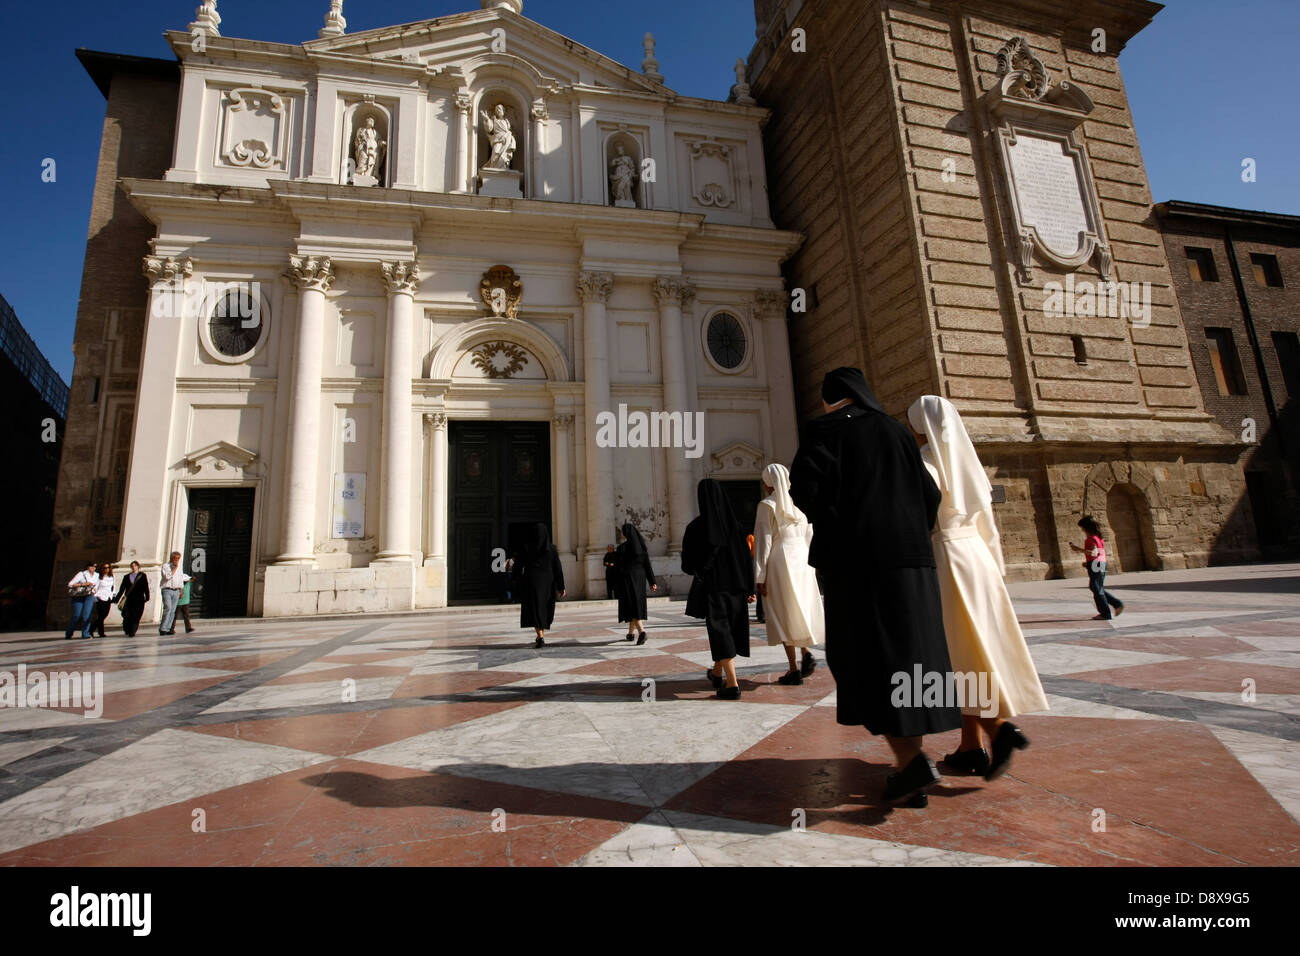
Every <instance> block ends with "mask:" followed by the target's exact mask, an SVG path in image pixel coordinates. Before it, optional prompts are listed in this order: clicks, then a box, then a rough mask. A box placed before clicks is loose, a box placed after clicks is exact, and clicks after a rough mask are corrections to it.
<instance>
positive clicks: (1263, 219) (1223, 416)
mask: <svg viewBox="0 0 1300 956" xmlns="http://www.w3.org/2000/svg"><path fill="white" fill-rule="evenodd" d="M1156 215H1157V216H1159V218H1160V225H1161V230H1162V232H1163V234H1164V240H1165V252H1166V254H1167V255H1168V257H1169V264H1170V267H1171V269H1172V272H1173V278H1174V290H1175V291H1176V292H1177V294H1178V306H1179V309H1180V310H1181V312H1182V315H1183V322H1184V323H1185V325H1186V327H1187V339H1188V343H1189V344H1190V346H1191V350H1192V359H1193V361H1194V363H1195V367H1196V377H1197V379H1198V380H1199V381H1200V384H1201V394H1202V395H1203V396H1204V398H1205V408H1206V410H1207V411H1209V412H1210V413H1211V414H1212V415H1214V417H1215V418H1216V419H1217V420H1218V421H1219V424H1221V425H1222V426H1223V427H1224V429H1225V430H1227V431H1231V432H1237V433H1239V434H1240V435H1241V437H1242V439H1243V441H1247V442H1248V443H1250V445H1251V447H1250V449H1249V451H1247V453H1246V455H1245V456H1244V457H1243V459H1242V463H1243V465H1244V467H1245V470H1246V490H1247V499H1245V500H1243V501H1242V502H1241V504H1240V507H1241V508H1242V509H1248V510H1249V511H1250V514H1251V515H1252V517H1253V518H1254V523H1255V528H1256V531H1257V533H1258V541H1259V545H1260V548H1261V550H1262V551H1263V552H1264V554H1265V555H1268V556H1274V557H1281V556H1284V555H1292V554H1294V553H1295V550H1296V547H1297V546H1298V545H1300V499H1297V492H1296V480H1297V477H1300V421H1298V419H1300V404H1296V403H1295V402H1294V401H1293V399H1296V398H1300V216H1287V215H1282V214H1279V213H1268V212H1252V211H1249V210H1245V209H1229V208H1225V207H1223V206H1207V205H1203V204H1201V203H1190V202H1181V201H1177V200H1171V201H1169V202H1162V203H1159V204H1158V205H1157V206H1156Z"/></svg>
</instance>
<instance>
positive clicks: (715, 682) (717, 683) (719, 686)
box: [704, 668, 724, 690]
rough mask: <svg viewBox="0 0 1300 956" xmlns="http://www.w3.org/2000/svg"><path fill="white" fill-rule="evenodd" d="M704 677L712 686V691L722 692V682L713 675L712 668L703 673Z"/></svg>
mask: <svg viewBox="0 0 1300 956" xmlns="http://www.w3.org/2000/svg"><path fill="white" fill-rule="evenodd" d="M704 676H705V677H706V678H707V679H708V681H709V682H710V683H711V684H712V685H713V689H714V690H722V685H723V683H724V681H723V680H722V678H721V677H719V676H718V675H717V674H715V673H713V669H712V668H710V669H709V670H707V671H705V672H704Z"/></svg>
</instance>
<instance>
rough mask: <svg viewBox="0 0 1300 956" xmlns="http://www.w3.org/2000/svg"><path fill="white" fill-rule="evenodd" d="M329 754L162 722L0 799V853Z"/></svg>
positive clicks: (195, 798) (283, 770)
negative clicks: (115, 747)
mask: <svg viewBox="0 0 1300 956" xmlns="http://www.w3.org/2000/svg"><path fill="white" fill-rule="evenodd" d="M333 759H336V758H332V757H325V756H322V755H321V754H314V753H307V752H305V751H301V750H291V749H289V748H287V747H273V746H269V745H267V744H259V743H253V742H250V741H247V740H232V739H230V738H227V737H216V736H213V735H211V734H198V733H191V732H188V731H183V730H163V731H160V732H158V733H156V734H151V735H150V736H148V737H146V738H144V739H143V740H139V741H137V742H135V743H133V744H131V745H130V746H127V747H123V748H122V749H121V750H118V751H115V752H114V753H111V754H108V755H107V756H105V757H101V758H100V759H99V760H97V761H95V762H94V763H92V764H88V765H86V766H84V767H78V768H77V769H76V770H73V771H70V772H69V773H66V774H64V775H63V776H61V777H59V778H57V779H56V780H51V781H50V782H48V783H44V784H41V785H40V786H39V787H36V788H34V789H32V790H28V791H27V792H26V793H21V794H19V795H18V796H16V797H14V798H13V799H11V800H8V801H6V802H5V803H3V804H0V853H5V852H8V851H10V850H16V849H18V848H19V847H23V846H28V845H30V844H33V843H40V842H42V841H45V840H51V839H54V838H55V837H60V836H64V835H66V834H69V833H76V832H77V831H79V830H88V829H90V828H92V827H97V826H100V825H102V824H105V823H109V822H110V821H113V820H120V819H121V818H123V817H128V816H133V815H134V814H137V813H144V812H145V811H148V810H155V809H157V808H158V807H164V806H167V805H169V804H173V803H178V802H181V801H189V800H193V801H194V805H195V806H202V796H203V794H207V793H212V792H213V791H215V790H223V789H226V788H228V787H233V786H237V785H239V784H243V783H250V782H252V781H254V780H261V779H263V778H265V777H270V776H274V775H276V774H281V773H286V772H288V771H291V770H297V769H299V768H301V767H307V766H310V765H311V764H314V763H320V762H323V761H326V760H333Z"/></svg>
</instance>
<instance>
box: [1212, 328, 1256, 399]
mask: <svg viewBox="0 0 1300 956" xmlns="http://www.w3.org/2000/svg"><path fill="white" fill-rule="evenodd" d="M1205 341H1206V344H1207V345H1208V346H1209V349H1210V365H1211V367H1212V368H1213V369H1214V379H1215V381H1216V382H1217V383H1218V386H1219V394H1220V395H1245V394H1246V380H1245V378H1244V377H1243V376H1242V374H1241V360H1240V359H1239V358H1238V357H1237V344H1236V342H1235V341H1233V338H1232V329H1206V330H1205Z"/></svg>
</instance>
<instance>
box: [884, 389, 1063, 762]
mask: <svg viewBox="0 0 1300 956" xmlns="http://www.w3.org/2000/svg"><path fill="white" fill-rule="evenodd" d="M907 420H908V422H909V423H910V424H911V426H912V431H914V432H916V434H917V441H918V442H920V443H921V444H922V446H923V447H922V448H921V459H922V461H924V462H925V466H926V468H927V469H929V471H930V475H931V476H932V477H933V478H934V481H935V484H937V485H938V486H939V490H940V491H941V492H942V493H943V500H942V501H941V503H940V505H939V516H938V518H937V520H936V522H935V527H934V533H933V542H934V559H935V564H936V565H937V566H938V572H939V594H940V599H941V600H942V602H943V627H944V631H945V633H946V634H947V637H948V656H949V658H951V660H952V669H953V671H954V673H956V674H958V675H959V677H958V682H959V683H960V682H961V676H960V675H974V677H973V678H967V683H966V684H965V685H964V687H966V688H970V687H971V681H972V680H973V682H974V688H975V690H976V694H975V695H974V696H976V697H978V698H979V699H977V700H970V699H969V696H970V695H969V693H968V699H967V700H966V701H964V702H963V706H962V728H961V745H960V746H959V747H958V748H957V750H956V752H955V753H951V754H949V755H948V756H947V757H945V758H944V764H943V769H945V770H947V771H948V772H949V773H959V774H982V775H983V776H984V779H986V780H993V779H995V778H996V777H999V776H1001V775H1002V774H1003V773H1005V772H1006V770H1007V767H1008V766H1009V763H1010V760H1011V754H1012V751H1013V750H1023V749H1024V748H1025V747H1027V746H1028V745H1029V740H1028V738H1026V737H1025V735H1024V734H1023V733H1021V732H1020V728H1018V727H1017V726H1016V725H1015V724H1013V723H1011V721H1010V720H1008V719H1007V718H1009V717H1014V716H1016V715H1017V714H1023V713H1032V712H1034V711H1041V710H1047V709H1048V708H1047V698H1046V697H1045V696H1044V695H1043V686H1042V684H1041V683H1039V680H1038V671H1037V670H1036V669H1035V667H1034V662H1033V659H1032V658H1031V657H1030V656H1029V648H1028V646H1027V645H1026V644H1025V636H1024V634H1023V633H1022V632H1021V630H1020V623H1019V622H1018V621H1017V620H1016V609H1015V607H1014V605H1012V603H1011V595H1010V594H1008V593H1007V586H1006V584H1005V583H1004V582H1003V580H1002V578H1003V575H1005V574H1006V565H1005V564H1004V563H1003V560H1002V544H1001V541H1000V539H999V537H998V529H997V525H996V523H995V522H994V520H993V495H992V491H993V489H992V487H991V486H990V484H989V479H988V475H987V474H985V472H984V468H983V466H982V465H981V464H980V460H979V457H978V456H977V455H976V454H975V446H974V445H973V444H972V443H971V440H970V436H969V435H968V434H967V433H966V426H965V425H964V424H963V423H962V420H961V416H960V415H959V414H958V413H957V409H956V408H955V407H953V405H952V403H951V402H949V401H948V400H947V399H944V398H940V397H938V396H937V395H924V396H922V397H921V398H919V399H917V400H916V402H914V403H913V404H912V407H911V408H909V409H908V410H907ZM981 730H982V731H983V732H984V733H985V734H987V735H988V737H989V740H990V742H991V748H990V750H991V752H990V751H986V750H985V749H984V744H983V740H982V737H981V733H980V732H981Z"/></svg>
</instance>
